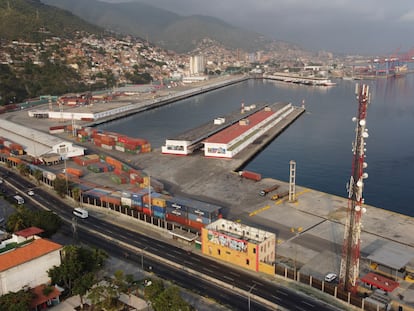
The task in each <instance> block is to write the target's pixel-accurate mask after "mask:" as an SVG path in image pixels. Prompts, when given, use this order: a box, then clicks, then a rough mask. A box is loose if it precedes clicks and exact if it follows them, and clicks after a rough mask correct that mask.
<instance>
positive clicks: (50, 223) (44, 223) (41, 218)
mask: <svg viewBox="0 0 414 311" xmlns="http://www.w3.org/2000/svg"><path fill="white" fill-rule="evenodd" d="M30 216H31V217H30V222H31V226H34V227H38V228H41V229H43V230H44V233H43V236H44V237H50V236H52V235H53V234H55V233H56V232H57V231H58V230H59V228H60V227H61V225H62V219H61V218H60V217H59V215H57V214H55V213H54V212H52V211H35V212H31V215H30Z"/></svg>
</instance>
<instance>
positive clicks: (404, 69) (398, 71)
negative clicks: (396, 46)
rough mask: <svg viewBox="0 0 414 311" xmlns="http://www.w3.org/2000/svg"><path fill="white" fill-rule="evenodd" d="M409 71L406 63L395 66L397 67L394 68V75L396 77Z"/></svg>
mask: <svg viewBox="0 0 414 311" xmlns="http://www.w3.org/2000/svg"><path fill="white" fill-rule="evenodd" d="M407 72H408V66H407V64H404V65H402V66H395V68H394V76H395V77H401V76H404V75H405V74H406V73H407Z"/></svg>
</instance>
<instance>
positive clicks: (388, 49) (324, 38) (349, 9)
mask: <svg viewBox="0 0 414 311" xmlns="http://www.w3.org/2000/svg"><path fill="white" fill-rule="evenodd" d="M104 1H107V2H127V1H128V0H104ZM129 1H131V0H129ZM132 1H140V2H145V3H148V4H151V5H154V6H158V7H162V8H164V9H167V10H170V11H173V12H175V13H178V14H180V15H192V14H201V15H207V16H213V17H217V18H220V19H222V20H223V21H225V22H227V23H230V24H232V25H234V26H239V27H243V28H246V29H249V30H251V31H256V32H259V33H261V34H264V35H266V36H269V37H270V38H273V39H277V40H283V41H288V42H291V43H295V44H298V45H299V46H301V47H302V48H304V49H308V50H312V51H320V50H324V51H331V52H335V53H345V54H369V55H378V56H385V55H387V56H390V55H394V54H395V53H397V52H399V53H402V52H406V51H408V50H410V49H412V48H413V47H414V36H413V32H414V1H412V0H392V1H390V0H208V1H206V0H132Z"/></svg>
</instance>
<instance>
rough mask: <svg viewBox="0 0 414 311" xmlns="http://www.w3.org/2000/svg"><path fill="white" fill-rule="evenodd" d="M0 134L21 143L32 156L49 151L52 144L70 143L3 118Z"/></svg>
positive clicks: (0, 124) (0, 123)
mask: <svg viewBox="0 0 414 311" xmlns="http://www.w3.org/2000/svg"><path fill="white" fill-rule="evenodd" d="M0 136H2V137H4V138H7V139H9V140H11V141H13V142H16V143H18V144H20V145H22V146H23V148H24V149H25V151H26V152H27V153H28V154H30V155H34V156H41V155H43V154H45V153H49V152H50V151H51V149H52V147H53V146H56V145H59V144H62V143H65V142H67V143H70V144H72V143H71V142H69V141H65V140H62V139H60V138H59V137H55V136H53V135H50V134H48V133H45V132H42V131H38V130H35V129H32V128H29V127H25V126H22V125H20V124H16V123H14V122H10V121H7V120H3V119H2V120H1V122H0ZM79 148H80V147H79ZM83 149H84V148H83Z"/></svg>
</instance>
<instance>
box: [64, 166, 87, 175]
mask: <svg viewBox="0 0 414 311" xmlns="http://www.w3.org/2000/svg"><path fill="white" fill-rule="evenodd" d="M65 172H66V173H68V174H71V175H75V176H77V177H82V176H83V171H82V170H81V169H77V168H73V167H67V168H66V171H65Z"/></svg>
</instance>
